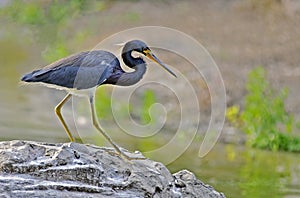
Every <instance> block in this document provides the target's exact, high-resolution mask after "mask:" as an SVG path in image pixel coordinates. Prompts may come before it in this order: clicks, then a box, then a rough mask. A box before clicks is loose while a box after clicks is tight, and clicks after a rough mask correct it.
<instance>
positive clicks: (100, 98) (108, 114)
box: [95, 86, 112, 119]
mask: <svg viewBox="0 0 300 198" xmlns="http://www.w3.org/2000/svg"><path fill="white" fill-rule="evenodd" d="M95 99H96V102H95V105H96V106H95V108H96V111H97V115H98V117H99V118H101V119H106V118H108V119H110V118H112V110H111V97H110V92H109V90H108V89H107V87H105V86H100V87H98V88H97V92H96V97H95Z"/></svg>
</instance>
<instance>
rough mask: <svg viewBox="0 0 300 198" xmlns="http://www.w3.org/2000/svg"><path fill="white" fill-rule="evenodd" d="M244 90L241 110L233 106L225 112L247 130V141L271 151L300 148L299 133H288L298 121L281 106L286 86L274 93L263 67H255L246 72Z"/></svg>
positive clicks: (234, 122)
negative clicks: (296, 134) (243, 105)
mask: <svg viewBox="0 0 300 198" xmlns="http://www.w3.org/2000/svg"><path fill="white" fill-rule="evenodd" d="M247 91H248V94H247V95H246V97H245V107H244V109H243V111H240V109H239V107H238V106H232V107H229V108H228V110H227V115H226V117H227V119H228V120H229V122H231V123H232V124H233V125H234V126H236V127H238V128H239V129H241V130H242V131H243V132H245V133H246V134H247V136H248V139H247V143H248V144H249V145H251V146H253V147H258V148H263V149H270V150H274V151H276V150H284V151H300V137H297V136H293V135H292V134H291V132H292V130H293V129H294V128H295V125H297V124H295V121H294V117H293V116H292V115H290V114H289V113H287V112H286V111H285V107H284V101H285V99H286V98H287V96H288V90H287V89H282V90H280V91H279V92H278V93H277V92H276V91H275V90H274V89H272V87H271V86H270V85H269V83H268V82H267V81H266V79H265V70H264V69H263V68H262V67H257V68H256V69H254V70H253V71H251V72H250V73H249V76H248V82H247Z"/></svg>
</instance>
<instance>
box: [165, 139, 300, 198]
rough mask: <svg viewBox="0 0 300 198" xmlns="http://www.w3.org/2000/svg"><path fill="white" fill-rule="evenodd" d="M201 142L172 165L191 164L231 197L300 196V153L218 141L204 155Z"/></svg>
mask: <svg viewBox="0 0 300 198" xmlns="http://www.w3.org/2000/svg"><path fill="white" fill-rule="evenodd" d="M196 153H197V146H196V145H194V148H191V149H189V150H188V152H186V153H185V155H184V156H182V157H181V158H180V159H178V160H177V161H176V162H174V163H173V164H171V165H170V166H169V168H170V169H171V170H173V171H177V170H179V169H180V167H189V168H190V170H192V171H195V173H196V174H197V176H198V177H199V178H201V179H202V180H203V181H204V182H206V183H209V184H211V185H213V186H214V187H215V188H216V189H217V190H219V191H222V192H224V193H225V195H226V196H227V197H251V198H252V197H285V196H287V195H293V196H294V197H300V191H299V189H300V181H299V178H300V165H299V164H300V158H299V154H297V153H286V152H270V151H263V150H256V149H249V148H246V147H243V146H236V145H225V144H218V145H216V147H215V148H214V149H213V150H212V151H211V152H210V153H209V154H208V155H207V156H206V157H204V158H203V159H200V158H197V157H196Z"/></svg>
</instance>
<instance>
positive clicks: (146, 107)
mask: <svg viewBox="0 0 300 198" xmlns="http://www.w3.org/2000/svg"><path fill="white" fill-rule="evenodd" d="M155 102H156V99H155V93H154V92H153V91H152V90H150V89H147V90H145V92H144V94H143V98H142V108H141V114H140V120H141V123H142V124H148V123H150V122H152V123H154V122H155V116H153V117H152V118H151V116H150V114H149V111H150V108H151V106H152V105H153V104H155Z"/></svg>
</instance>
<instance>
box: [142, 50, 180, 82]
mask: <svg viewBox="0 0 300 198" xmlns="http://www.w3.org/2000/svg"><path fill="white" fill-rule="evenodd" d="M144 53H145V55H146V57H147V58H149V59H150V60H152V61H154V62H156V63H157V64H159V65H160V66H162V67H163V68H164V69H165V70H167V71H168V72H169V73H170V74H172V75H173V76H174V77H175V78H177V76H176V74H175V73H174V72H173V71H172V70H171V69H170V68H169V67H168V66H167V65H165V64H164V63H163V62H161V61H160V60H159V59H158V58H157V57H156V56H155V55H154V54H153V53H152V52H151V51H150V50H145V51H144Z"/></svg>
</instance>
